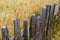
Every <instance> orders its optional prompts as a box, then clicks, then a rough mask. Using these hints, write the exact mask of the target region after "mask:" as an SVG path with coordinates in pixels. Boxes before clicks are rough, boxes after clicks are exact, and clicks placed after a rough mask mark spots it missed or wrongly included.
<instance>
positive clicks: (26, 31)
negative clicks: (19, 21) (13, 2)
mask: <svg viewBox="0 0 60 40" xmlns="http://www.w3.org/2000/svg"><path fill="white" fill-rule="evenodd" d="M23 27H24V33H23V35H24V40H28V30H27V20H26V19H24V20H23Z"/></svg>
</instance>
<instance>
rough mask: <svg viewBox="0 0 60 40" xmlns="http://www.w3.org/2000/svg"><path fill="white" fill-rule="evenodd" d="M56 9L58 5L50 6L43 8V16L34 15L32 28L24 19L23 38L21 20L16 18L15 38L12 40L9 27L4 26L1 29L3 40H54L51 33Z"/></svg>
mask: <svg viewBox="0 0 60 40" xmlns="http://www.w3.org/2000/svg"><path fill="white" fill-rule="evenodd" d="M55 7H56V4H53V5H50V4H48V5H46V7H44V8H42V11H41V16H38V17H36V15H35V14H32V15H31V17H30V26H29V25H28V24H27V20H26V19H24V20H23V27H24V31H23V35H22V36H21V30H20V20H19V18H16V19H15V20H13V23H14V36H13V37H11V38H10V37H9V31H8V28H7V26H4V27H3V28H1V33H2V40H52V39H51V35H52V34H51V31H52V23H53V20H54V19H53V18H54V12H55ZM59 8H60V7H59ZM28 26H29V29H28ZM28 34H29V35H28Z"/></svg>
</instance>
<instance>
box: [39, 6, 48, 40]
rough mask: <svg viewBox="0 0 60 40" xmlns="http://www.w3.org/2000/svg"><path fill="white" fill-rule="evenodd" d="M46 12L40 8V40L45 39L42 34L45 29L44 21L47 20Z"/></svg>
mask: <svg viewBox="0 0 60 40" xmlns="http://www.w3.org/2000/svg"><path fill="white" fill-rule="evenodd" d="M46 12H47V11H46V7H44V8H42V11H41V16H40V32H39V37H40V40H42V39H44V38H46V36H44V35H43V33H44V32H45V31H46V30H45V28H46V27H45V21H46V19H47V13H46ZM43 37H44V38H43Z"/></svg>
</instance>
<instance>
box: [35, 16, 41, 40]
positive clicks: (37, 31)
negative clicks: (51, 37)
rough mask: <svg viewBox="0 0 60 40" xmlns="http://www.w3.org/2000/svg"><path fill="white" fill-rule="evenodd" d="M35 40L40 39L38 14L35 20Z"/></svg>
mask: <svg viewBox="0 0 60 40" xmlns="http://www.w3.org/2000/svg"><path fill="white" fill-rule="evenodd" d="M36 25H37V26H36V40H40V37H39V31H40V16H38V17H37V21H36Z"/></svg>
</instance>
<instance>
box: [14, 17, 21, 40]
mask: <svg viewBox="0 0 60 40" xmlns="http://www.w3.org/2000/svg"><path fill="white" fill-rule="evenodd" d="M13 22H14V40H21V33H20V20H19V19H18V18H17V19H15V20H14V21H13Z"/></svg>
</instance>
